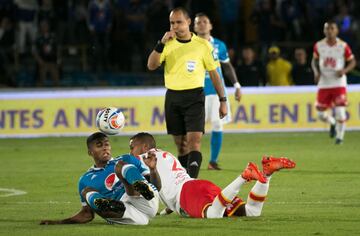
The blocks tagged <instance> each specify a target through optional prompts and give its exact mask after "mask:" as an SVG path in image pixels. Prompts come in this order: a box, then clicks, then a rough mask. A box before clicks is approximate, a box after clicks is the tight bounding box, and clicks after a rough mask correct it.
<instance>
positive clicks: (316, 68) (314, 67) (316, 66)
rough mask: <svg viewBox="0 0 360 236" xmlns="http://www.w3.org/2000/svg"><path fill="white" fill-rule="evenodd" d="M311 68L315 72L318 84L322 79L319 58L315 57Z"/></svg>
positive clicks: (315, 79)
mask: <svg viewBox="0 0 360 236" xmlns="http://www.w3.org/2000/svg"><path fill="white" fill-rule="evenodd" d="M311 68H312V70H313V72H314V82H315V84H317V83H318V82H319V79H320V75H321V73H320V64H319V58H316V57H313V58H312V60H311Z"/></svg>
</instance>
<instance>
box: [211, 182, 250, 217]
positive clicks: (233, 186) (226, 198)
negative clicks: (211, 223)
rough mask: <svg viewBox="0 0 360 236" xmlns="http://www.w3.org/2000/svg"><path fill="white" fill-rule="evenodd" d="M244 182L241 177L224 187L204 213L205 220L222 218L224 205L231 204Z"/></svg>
mask: <svg viewBox="0 0 360 236" xmlns="http://www.w3.org/2000/svg"><path fill="white" fill-rule="evenodd" d="M244 183H246V180H245V179H243V178H242V177H241V176H239V177H237V178H236V179H235V180H234V181H233V182H231V183H230V184H229V185H228V186H226V187H225V188H224V189H223V190H222V191H221V193H220V194H219V195H221V196H219V195H218V196H217V197H216V198H215V199H214V201H213V202H212V204H211V206H209V207H208V209H207V211H206V218H222V217H223V215H224V212H225V209H226V203H231V202H232V200H233V199H234V197H235V196H236V195H237V194H238V193H239V191H240V188H241V186H242V185H243V184H244Z"/></svg>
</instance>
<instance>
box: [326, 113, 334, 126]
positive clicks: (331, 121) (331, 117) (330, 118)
mask: <svg viewBox="0 0 360 236" xmlns="http://www.w3.org/2000/svg"><path fill="white" fill-rule="evenodd" d="M327 122H328V123H330V124H331V125H335V123H336V120H335V118H334V117H333V116H331V115H328V117H327Z"/></svg>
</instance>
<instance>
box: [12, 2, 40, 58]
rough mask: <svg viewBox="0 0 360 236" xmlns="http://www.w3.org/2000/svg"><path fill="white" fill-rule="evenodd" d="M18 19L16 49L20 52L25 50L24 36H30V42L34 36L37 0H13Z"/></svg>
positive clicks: (22, 52) (33, 39)
mask: <svg viewBox="0 0 360 236" xmlns="http://www.w3.org/2000/svg"><path fill="white" fill-rule="evenodd" d="M15 4H16V6H17V11H16V16H17V20H18V27H19V31H18V50H19V53H20V54H24V53H25V52H26V49H25V46H26V37H27V35H29V36H30V40H31V44H33V42H34V41H35V38H36V31H37V27H36V21H35V20H36V14H37V11H38V3H37V0H15Z"/></svg>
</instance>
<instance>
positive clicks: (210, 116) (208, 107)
mask: <svg viewBox="0 0 360 236" xmlns="http://www.w3.org/2000/svg"><path fill="white" fill-rule="evenodd" d="M226 105H227V108H228V114H227V115H226V116H225V117H224V118H222V119H220V117H219V107H220V101H219V97H218V95H215V94H214V95H206V96H205V122H211V123H214V122H219V123H220V122H221V123H222V124H227V123H230V122H231V112H230V103H229V101H227V102H226Z"/></svg>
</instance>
